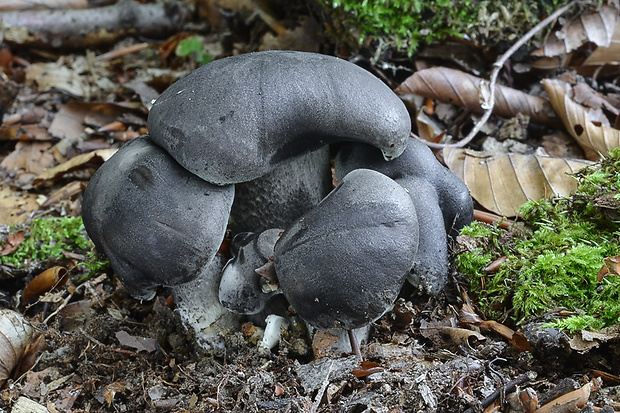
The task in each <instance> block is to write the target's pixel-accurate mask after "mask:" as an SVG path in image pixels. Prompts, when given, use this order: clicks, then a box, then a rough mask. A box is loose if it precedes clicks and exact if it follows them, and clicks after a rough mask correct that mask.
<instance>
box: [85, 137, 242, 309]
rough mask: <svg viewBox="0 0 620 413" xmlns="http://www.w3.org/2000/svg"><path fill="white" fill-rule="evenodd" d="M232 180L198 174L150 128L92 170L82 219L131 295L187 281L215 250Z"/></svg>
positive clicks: (231, 194)
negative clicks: (220, 182)
mask: <svg viewBox="0 0 620 413" xmlns="http://www.w3.org/2000/svg"><path fill="white" fill-rule="evenodd" d="M233 197H234V187H233V186H226V187H221V186H217V185H213V184H210V183H208V182H205V181H203V180H202V179H200V178H198V177H197V176H195V175H192V174H191V173H189V172H187V171H186V170H185V169H183V168H182V167H181V166H180V165H179V164H178V163H176V161H175V160H174V159H172V157H170V155H168V154H167V153H166V152H165V151H164V150H163V149H161V148H159V147H157V146H156V145H154V144H153V143H152V141H151V139H150V138H149V137H147V136H142V137H140V138H136V139H134V140H133V141H131V142H129V143H127V144H125V145H124V146H123V147H122V148H121V149H119V151H118V152H117V153H116V154H114V156H112V157H111V158H110V159H109V160H108V161H107V162H105V163H104V164H103V165H102V166H101V167H100V168H99V170H98V171H97V172H96V173H95V175H94V176H93V177H92V179H91V181H90V183H89V185H88V187H87V188H86V192H85V193H84V201H83V204H82V217H83V219H84V226H85V227H86V231H87V232H88V235H89V236H90V237H91V238H92V240H93V242H94V243H95V245H96V246H97V248H99V249H100V250H101V251H103V252H104V253H105V255H106V256H107V257H108V259H109V260H110V264H111V265H112V268H113V269H114V271H115V272H116V275H117V276H118V277H119V279H120V280H121V282H122V283H123V285H125V287H126V288H127V290H128V291H129V292H130V294H131V295H132V296H134V297H135V298H141V299H150V298H152V297H153V296H154V294H155V287H157V286H159V285H164V286H170V285H177V284H181V283H185V282H188V281H190V280H192V279H193V278H195V277H197V276H198V274H199V273H200V271H201V269H202V268H203V267H204V266H205V265H207V264H209V262H210V261H211V260H212V259H213V257H214V256H215V253H216V252H217V251H218V249H219V247H220V244H221V242H222V240H223V238H224V233H225V231H226V223H227V222H228V215H229V213H230V207H231V205H232V201H233Z"/></svg>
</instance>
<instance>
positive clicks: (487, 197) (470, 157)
mask: <svg viewBox="0 0 620 413" xmlns="http://www.w3.org/2000/svg"><path fill="white" fill-rule="evenodd" d="M443 156H444V159H445V162H446V165H448V168H450V170H451V171H452V172H454V173H455V174H456V175H457V176H458V177H459V178H461V180H462V181H463V182H465V184H466V185H467V187H468V188H469V191H470V192H471V195H472V197H473V198H474V199H475V200H476V201H478V202H479V203H480V204H481V205H482V206H483V207H485V208H486V209H488V210H490V211H492V212H495V213H496V214H499V215H503V216H506V217H513V216H515V215H516V214H517V210H518V209H519V207H520V206H521V205H523V204H524V203H525V202H527V201H530V200H535V201H538V200H540V199H543V198H547V197H550V196H568V195H569V194H570V193H572V192H574V191H575V190H576V189H577V181H576V180H575V179H573V178H572V177H571V176H569V175H567V172H569V173H570V172H575V171H576V170H578V169H580V168H583V167H584V166H586V165H590V164H591V163H590V162H588V161H582V160H571V159H561V158H549V157H544V156H536V155H520V154H494V153H490V152H477V151H473V150H469V149H453V148H446V149H444V150H443Z"/></svg>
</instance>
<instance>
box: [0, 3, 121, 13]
mask: <svg viewBox="0 0 620 413" xmlns="http://www.w3.org/2000/svg"><path fill="white" fill-rule="evenodd" d="M116 1H117V0H4V1H2V2H0V11H8V10H32V9H87V8H89V7H103V6H108V5H110V4H113V3H116Z"/></svg>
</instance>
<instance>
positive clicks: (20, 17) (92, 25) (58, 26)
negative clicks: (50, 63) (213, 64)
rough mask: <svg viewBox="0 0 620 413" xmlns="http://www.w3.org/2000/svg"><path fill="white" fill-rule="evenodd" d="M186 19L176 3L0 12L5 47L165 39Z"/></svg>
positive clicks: (80, 45) (66, 46) (67, 46)
mask: <svg viewBox="0 0 620 413" xmlns="http://www.w3.org/2000/svg"><path fill="white" fill-rule="evenodd" d="M187 17H188V12H187V9H186V7H185V6H184V5H183V3H181V2H180V1H176V0H171V1H169V2H167V3H164V4H140V3H137V2H135V1H133V0H123V1H120V2H119V3H117V4H115V5H113V6H108V7H98V8H92V9H83V10H33V11H22V12H16V11H12V12H0V21H1V22H2V23H3V25H4V26H5V27H6V32H5V33H4V40H5V41H6V42H7V43H8V44H14V45H21V46H35V47H52V48H58V49H61V48H62V49H78V48H85V47H88V46H101V45H105V44H112V43H114V42H116V41H117V40H119V39H120V38H123V37H126V36H130V35H136V36H141V37H147V38H164V37H166V36H168V35H169V34H170V33H173V32H175V31H178V30H180V29H181V27H182V25H183V23H184V22H185V20H186V19H187Z"/></svg>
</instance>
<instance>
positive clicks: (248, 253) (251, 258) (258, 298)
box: [219, 228, 283, 314]
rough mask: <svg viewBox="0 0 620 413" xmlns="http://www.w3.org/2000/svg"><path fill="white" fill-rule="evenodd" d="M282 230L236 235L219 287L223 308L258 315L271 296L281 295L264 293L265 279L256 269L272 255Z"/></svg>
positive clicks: (275, 229)
mask: <svg viewBox="0 0 620 413" xmlns="http://www.w3.org/2000/svg"><path fill="white" fill-rule="evenodd" d="M282 231H283V230H281V229H278V228H273V229H268V230H267V231H264V232H262V233H260V234H256V233H251V232H245V233H243V232H242V233H240V234H237V235H236V236H235V238H233V241H232V250H233V254H234V256H233V258H231V259H230V260H229V261H228V262H227V263H226V265H225V266H224V269H223V271H222V279H221V281H220V288H219V299H220V303H222V305H223V306H224V307H226V308H227V309H229V310H230V311H233V312H235V313H239V314H257V313H259V312H260V311H262V310H263V309H264V308H265V306H266V305H267V303H268V302H269V300H271V297H273V296H274V295H276V294H279V292H276V291H272V292H269V293H265V292H263V289H262V286H263V282H262V281H264V279H263V278H262V277H261V276H260V275H258V274H257V273H256V269H257V268H259V267H261V266H262V265H264V264H265V263H266V262H267V261H269V259H270V257H272V256H273V247H274V245H275V243H276V241H277V240H278V238H280V234H281V233H282Z"/></svg>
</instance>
